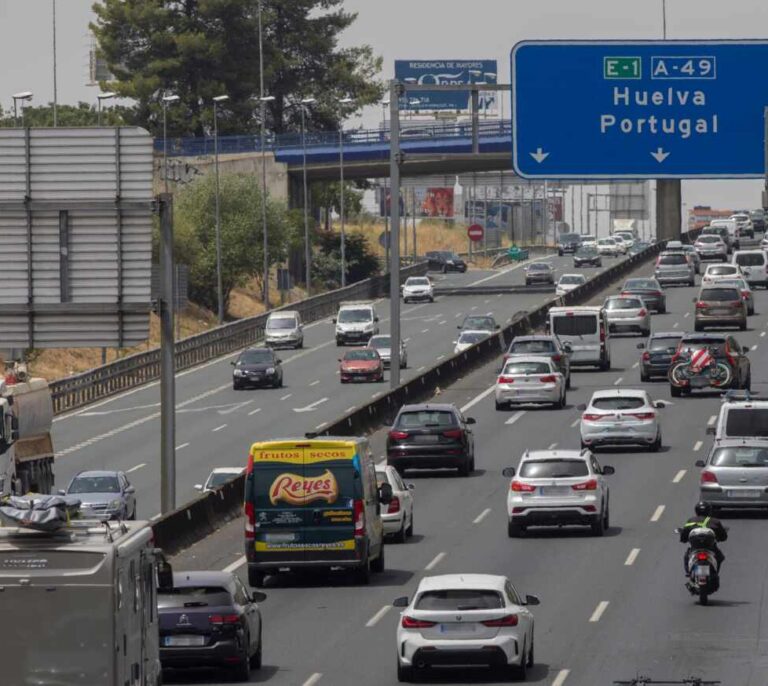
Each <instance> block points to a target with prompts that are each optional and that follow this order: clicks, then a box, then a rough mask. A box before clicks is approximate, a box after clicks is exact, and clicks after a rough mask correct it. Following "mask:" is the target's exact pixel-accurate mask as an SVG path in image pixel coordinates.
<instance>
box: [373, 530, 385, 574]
mask: <svg viewBox="0 0 768 686" xmlns="http://www.w3.org/2000/svg"><path fill="white" fill-rule="evenodd" d="M384 549H385V546H384V539H383V538H382V540H381V552H380V553H379V556H378V557H377V558H376V559H375V560H374V561H373V562H371V571H372V572H376V574H381V573H382V572H383V571H384Z"/></svg>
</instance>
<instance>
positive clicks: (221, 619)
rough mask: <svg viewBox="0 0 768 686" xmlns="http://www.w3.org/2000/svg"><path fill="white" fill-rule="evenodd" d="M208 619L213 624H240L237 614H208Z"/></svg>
mask: <svg viewBox="0 0 768 686" xmlns="http://www.w3.org/2000/svg"><path fill="white" fill-rule="evenodd" d="M208 621H209V622H210V623H211V624H214V625H222V624H240V617H239V615H210V616H209V617H208Z"/></svg>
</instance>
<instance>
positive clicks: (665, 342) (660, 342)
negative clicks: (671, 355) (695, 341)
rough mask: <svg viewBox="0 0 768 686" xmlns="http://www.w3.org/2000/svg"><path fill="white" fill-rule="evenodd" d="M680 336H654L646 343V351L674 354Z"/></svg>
mask: <svg viewBox="0 0 768 686" xmlns="http://www.w3.org/2000/svg"><path fill="white" fill-rule="evenodd" d="M681 338H682V336H654V337H653V338H651V340H650V342H649V343H648V350H650V351H652V352H660V351H663V352H674V351H675V350H676V349H677V346H678V344H679V343H680V339H681Z"/></svg>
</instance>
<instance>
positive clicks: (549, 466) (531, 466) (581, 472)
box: [520, 459, 589, 479]
mask: <svg viewBox="0 0 768 686" xmlns="http://www.w3.org/2000/svg"><path fill="white" fill-rule="evenodd" d="M588 475H589V469H588V467H587V463H586V462H585V461H584V460H567V459H562V460H526V461H525V462H523V464H521V465H520V476H521V477H523V478H527V479H558V478H559V479H567V478H569V477H572V476H588Z"/></svg>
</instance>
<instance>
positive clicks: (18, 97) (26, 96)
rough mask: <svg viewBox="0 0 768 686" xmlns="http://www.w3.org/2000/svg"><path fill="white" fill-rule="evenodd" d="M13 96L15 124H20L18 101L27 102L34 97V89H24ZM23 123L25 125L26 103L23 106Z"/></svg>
mask: <svg viewBox="0 0 768 686" xmlns="http://www.w3.org/2000/svg"><path fill="white" fill-rule="evenodd" d="M11 97H12V98H13V123H14V126H18V125H19V110H18V102H19V101H21V102H25V101H27V100H31V99H32V91H22V92H21V93H14V94H13V95H12V96H11ZM21 125H22V126H24V105H22V106H21Z"/></svg>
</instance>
